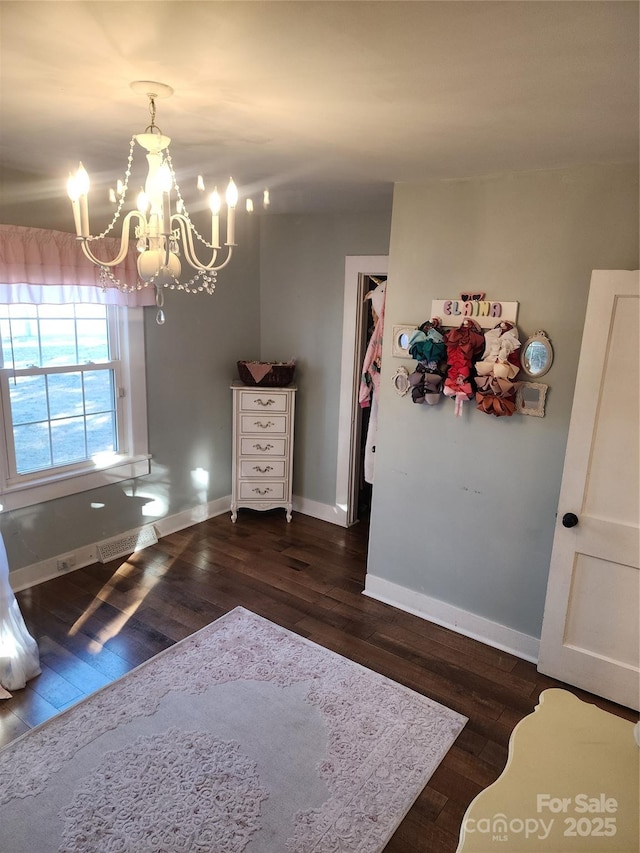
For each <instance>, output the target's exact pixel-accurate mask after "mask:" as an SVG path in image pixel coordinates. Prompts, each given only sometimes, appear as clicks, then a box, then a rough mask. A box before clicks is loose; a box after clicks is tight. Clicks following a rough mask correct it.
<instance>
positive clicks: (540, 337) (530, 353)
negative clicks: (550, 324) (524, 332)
mask: <svg viewBox="0 0 640 853" xmlns="http://www.w3.org/2000/svg"><path fill="white" fill-rule="evenodd" d="M521 363H522V369H523V370H524V372H525V373H526V374H527V376H536V377H537V376H544V374H545V373H547V372H548V371H549V370H550V368H551V365H552V364H553V347H552V346H551V341H550V340H549V338H548V336H547V333H546V332H543V331H542V329H541V330H539V331H537V332H536V333H535V335H531V337H530V338H529V339H528V340H527V341H526V342H525V345H524V346H523V347H522V357H521Z"/></svg>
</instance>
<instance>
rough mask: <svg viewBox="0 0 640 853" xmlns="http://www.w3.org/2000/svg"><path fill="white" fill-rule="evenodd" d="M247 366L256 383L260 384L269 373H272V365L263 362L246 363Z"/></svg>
mask: <svg viewBox="0 0 640 853" xmlns="http://www.w3.org/2000/svg"><path fill="white" fill-rule="evenodd" d="M245 366H246V368H247V370H248V371H249V373H250V374H251V375H252V376H253V380H254V382H260V380H262V379H264V377H265V376H266V375H267V373H270V372H271V365H270V364H265V363H264V362H263V361H246V362H245Z"/></svg>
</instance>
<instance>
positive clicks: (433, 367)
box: [409, 319, 446, 406]
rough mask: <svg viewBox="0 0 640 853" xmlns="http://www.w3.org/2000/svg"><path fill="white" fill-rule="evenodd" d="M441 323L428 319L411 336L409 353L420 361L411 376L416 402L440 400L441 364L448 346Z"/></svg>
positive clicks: (412, 394) (413, 395)
mask: <svg viewBox="0 0 640 853" xmlns="http://www.w3.org/2000/svg"><path fill="white" fill-rule="evenodd" d="M439 325H440V321H439V320H438V319H433V320H427V322H426V323H423V324H422V325H421V326H420V327H419V328H418V329H416V330H415V332H413V333H412V334H411V336H410V338H409V355H410V356H411V357H412V358H415V359H416V360H417V361H418V364H417V365H416V369H415V370H414V372H413V373H412V374H411V375H410V376H409V384H410V385H411V398H412V400H413V402H414V403H427V404H428V405H430V406H433V405H435V404H436V403H439V402H440V392H441V391H442V381H443V376H442V373H441V372H440V364H441V363H442V362H443V361H444V359H445V356H446V346H445V342H444V335H443V334H442V333H441V332H440V331H439V330H438V327H439Z"/></svg>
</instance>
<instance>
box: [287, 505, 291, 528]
mask: <svg viewBox="0 0 640 853" xmlns="http://www.w3.org/2000/svg"><path fill="white" fill-rule="evenodd" d="M290 521H291V509H290V508H289V507H287V524H288V523H289V522H290Z"/></svg>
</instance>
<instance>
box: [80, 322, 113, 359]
mask: <svg viewBox="0 0 640 853" xmlns="http://www.w3.org/2000/svg"><path fill="white" fill-rule="evenodd" d="M76 328H77V330H78V364H86V363H87V362H88V361H109V335H108V330H107V321H106V319H102V320H77V321H76Z"/></svg>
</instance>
